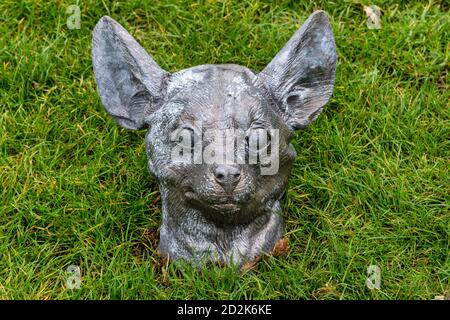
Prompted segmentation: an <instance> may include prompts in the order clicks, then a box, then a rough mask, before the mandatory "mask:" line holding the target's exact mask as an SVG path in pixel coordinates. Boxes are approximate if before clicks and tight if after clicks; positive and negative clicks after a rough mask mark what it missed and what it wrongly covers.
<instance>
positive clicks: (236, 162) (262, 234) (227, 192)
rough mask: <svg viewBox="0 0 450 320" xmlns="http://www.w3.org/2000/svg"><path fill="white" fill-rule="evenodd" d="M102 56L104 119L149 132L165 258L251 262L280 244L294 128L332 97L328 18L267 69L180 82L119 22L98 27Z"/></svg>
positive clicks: (227, 70) (184, 74)
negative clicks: (282, 212)
mask: <svg viewBox="0 0 450 320" xmlns="http://www.w3.org/2000/svg"><path fill="white" fill-rule="evenodd" d="M92 60H93V66H94V73H95V78H96V81H97V87H98V92H99V94H100V97H101V101H102V103H103V106H104V107H105V109H106V111H107V112H108V113H109V114H110V115H111V116H112V117H113V118H114V119H115V121H116V122H117V123H118V124H119V125H121V126H122V127H124V128H127V129H131V130H138V129H144V128H145V129H147V130H148V131H147V135H146V138H145V146H146V150H147V158H148V169H149V171H150V173H152V174H153V175H154V176H155V177H156V179H157V181H158V184H159V188H160V192H161V199H162V207H163V208H162V209H163V210H162V224H161V228H160V243H159V251H160V253H161V254H162V255H165V256H168V257H169V258H170V259H171V260H177V259H185V260H188V261H190V262H192V263H194V264H197V263H198V262H201V261H203V262H204V261H209V260H212V261H221V262H223V263H229V262H231V261H232V262H234V263H237V264H239V265H242V264H243V263H244V262H246V261H248V260H250V259H253V258H254V257H256V256H258V255H261V254H262V253H264V252H268V251H270V250H271V249H272V248H273V246H274V245H275V243H276V242H277V241H278V240H279V239H280V238H281V236H282V228H283V222H282V219H281V217H280V216H279V213H280V211H281V201H282V197H283V195H284V193H285V190H286V187H287V181H288V177H289V174H290V171H291V167H292V164H293V161H294V159H295V156H296V152H295V149H294V147H293V146H292V144H291V143H290V139H291V138H292V132H293V131H294V130H297V129H304V128H306V127H307V126H308V125H309V124H310V123H311V122H312V121H313V120H314V119H315V118H316V117H317V116H318V115H319V114H320V112H321V111H322V108H323V107H324V105H325V104H326V103H327V101H328V100H329V98H330V96H331V94H332V91H333V84H334V78H335V69H336V48H335V43H334V39H333V33H332V30H331V27H330V24H329V21H328V18H327V16H326V14H325V13H324V12H323V11H316V12H314V13H313V14H312V15H311V16H310V17H309V18H308V20H307V21H306V22H305V23H304V25H303V26H302V27H301V28H300V29H299V30H298V31H297V32H296V33H295V34H294V35H293V37H292V38H291V39H290V40H289V41H288V42H287V44H286V45H285V46H284V47H283V49H281V51H280V52H279V53H278V54H277V55H276V56H275V58H274V59H273V60H272V61H271V62H270V63H269V64H268V65H267V67H266V68H265V69H264V70H263V71H261V72H260V73H255V72H253V71H252V70H249V69H248V68H246V67H243V66H239V65H232V64H225V65H200V66H195V67H192V68H189V69H185V70H181V71H178V72H175V73H172V74H170V73H169V72H167V71H165V70H163V69H162V68H161V67H159V65H158V64H157V63H156V62H155V61H154V60H153V59H152V58H151V57H150V56H149V55H148V54H147V53H146V52H145V50H144V49H143V48H142V47H141V46H140V45H139V44H138V43H137V42H136V41H135V40H134V39H133V37H132V36H131V35H130V34H129V33H128V32H127V31H126V30H125V29H124V28H123V27H122V26H120V25H119V24H118V23H117V22H116V21H114V20H113V19H111V18H109V17H103V18H101V19H100V21H99V22H98V23H97V25H96V27H95V29H94V33H93V47H92Z"/></svg>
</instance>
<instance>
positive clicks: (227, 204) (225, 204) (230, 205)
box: [185, 191, 241, 213]
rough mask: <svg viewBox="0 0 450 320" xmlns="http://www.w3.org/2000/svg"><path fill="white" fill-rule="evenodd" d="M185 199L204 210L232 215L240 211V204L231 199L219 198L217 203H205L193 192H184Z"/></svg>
mask: <svg viewBox="0 0 450 320" xmlns="http://www.w3.org/2000/svg"><path fill="white" fill-rule="evenodd" d="M185 197H186V199H187V200H188V201H189V202H191V203H192V204H195V205H199V206H201V207H202V208H204V209H206V210H211V211H218V212H227V213H234V212H239V211H241V206H240V204H241V203H240V202H239V201H236V200H235V199H233V197H221V198H220V200H218V201H213V200H212V199H211V201H205V200H203V199H201V198H200V197H198V196H197V194H196V193H195V192H194V191H187V192H185Z"/></svg>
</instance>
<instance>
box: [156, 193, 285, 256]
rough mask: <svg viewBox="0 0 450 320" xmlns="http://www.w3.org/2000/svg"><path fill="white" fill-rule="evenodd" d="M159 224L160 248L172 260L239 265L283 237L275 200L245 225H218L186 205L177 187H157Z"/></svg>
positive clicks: (267, 248)
mask: <svg viewBox="0 0 450 320" xmlns="http://www.w3.org/2000/svg"><path fill="white" fill-rule="evenodd" d="M160 191H161V199H162V216H163V217H162V224H161V230H160V243H159V250H160V253H161V254H162V255H163V256H167V255H168V256H169V258H170V259H171V260H178V259H186V260H193V261H197V262H198V263H201V262H202V261H209V260H211V261H217V260H219V261H221V262H223V263H228V262H230V260H233V262H234V263H236V264H239V265H241V264H242V263H244V262H245V261H247V260H251V259H253V258H254V257H255V256H257V255H260V254H261V252H270V251H271V250H272V248H273V246H274V245H275V243H276V242H277V241H278V240H279V239H280V238H281V236H282V228H283V223H282V219H281V217H279V215H278V214H279V211H280V209H281V208H280V205H279V203H278V202H277V203H276V204H275V205H274V208H273V210H272V211H270V212H266V213H264V214H262V215H260V216H258V217H257V218H256V219H254V220H253V221H251V222H250V223H248V224H244V225H242V224H238V225H227V226H218V225H216V224H215V223H214V222H212V221H209V220H208V219H206V218H205V217H204V215H203V214H202V212H201V211H199V210H198V209H194V208H191V207H189V206H188V205H187V204H186V203H185V202H184V201H180V199H183V197H182V196H181V195H180V194H179V192H178V191H177V190H173V188H171V189H170V190H169V189H168V188H165V187H164V186H160Z"/></svg>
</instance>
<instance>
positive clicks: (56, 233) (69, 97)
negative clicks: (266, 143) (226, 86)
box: [0, 0, 450, 299]
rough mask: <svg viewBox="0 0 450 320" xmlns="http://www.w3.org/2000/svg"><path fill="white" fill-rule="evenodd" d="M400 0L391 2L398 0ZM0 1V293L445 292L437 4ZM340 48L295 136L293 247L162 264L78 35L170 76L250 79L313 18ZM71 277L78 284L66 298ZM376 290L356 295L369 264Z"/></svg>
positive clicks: (443, 83)
mask: <svg viewBox="0 0 450 320" xmlns="http://www.w3.org/2000/svg"><path fill="white" fill-rule="evenodd" d="M399 2H400V4H398V3H399ZM71 4H76V1H75V0H73V1H43V0H42V1H31V0H30V1H17V0H3V1H1V3H0V62H1V63H0V298H3V299H174V298H178V299H185V298H186V299H190V298H198V299H205V298H209V299H215V298H220V299H242V298H247V299H433V298H434V297H435V296H437V295H443V296H450V258H449V252H450V245H449V243H450V241H449V240H450V210H449V209H450V197H449V194H450V192H449V191H450V180H449V166H450V162H449V159H450V157H449V156H450V145H449V140H450V139H449V137H450V121H449V120H450V117H449V115H450V112H449V50H450V46H449V40H450V19H449V14H448V12H449V10H450V7H449V4H448V2H447V1H430V2H428V1H374V2H373V3H370V2H367V3H365V4H367V5H371V4H376V5H378V6H379V7H380V8H381V9H382V13H383V15H382V21H381V29H378V30H370V29H368V27H367V25H366V19H367V17H366V15H365V13H364V11H363V5H362V4H361V3H360V1H356V0H355V1H336V3H329V2H328V1H274V2H273V3H269V2H268V1H267V2H262V1H233V2H231V1H226V2H225V1H201V2H198V3H197V2H196V3H191V1H177V2H175V1H147V0H142V1H114V2H113V1H96V2H95V4H94V2H93V1H79V7H80V9H81V28H80V29H69V28H68V27H67V25H66V20H67V18H69V16H70V14H68V13H66V9H67V7H68V6H69V5H71ZM318 8H320V9H323V10H325V11H327V12H328V14H329V15H330V19H331V22H332V26H333V30H334V34H335V40H336V45H337V50H338V56H339V60H338V67H337V75H336V85H335V90H334V94H333V97H332V99H331V101H330V103H329V104H328V105H327V106H326V109H325V111H324V112H323V113H322V115H321V116H320V117H319V118H318V119H317V120H316V121H315V122H314V123H313V124H312V125H311V126H310V127H309V128H308V129H306V130H304V131H301V132H298V133H297V134H296V138H295V139H294V144H295V147H296V150H297V152H298V157H297V160H296V162H295V166H294V170H293V173H292V176H291V180H290V185H289V191H288V194H287V198H286V200H285V203H284V210H283V217H284V218H285V221H286V238H287V239H288V240H289V245H290V251H289V253H288V254H287V255H285V256H282V257H270V256H266V257H264V259H263V260H262V261H261V262H260V263H259V264H258V266H257V267H256V268H255V269H253V270H250V271H248V272H245V273H239V272H237V271H236V269H234V268H231V267H229V268H219V267H212V268H210V269H206V270H201V271H198V270H195V269H192V268H185V269H183V270H179V269H177V268H175V267H174V266H173V265H162V264H161V263H160V262H159V259H158V256H157V254H156V251H155V242H156V240H157V239H156V238H157V237H156V235H157V229H158V227H159V224H160V219H161V209H160V200H159V191H158V188H157V185H156V183H155V181H153V180H152V179H151V178H150V176H149V174H148V173H147V171H146V159H145V150H144V143H143V138H144V134H145V132H144V131H138V132H131V131H127V130H125V129H122V128H120V127H119V126H118V125H116V124H115V123H114V121H113V120H112V119H111V118H110V117H109V116H108V115H107V114H106V112H105V111H104V110H103V108H102V106H101V103H100V99H99V96H98V94H97V92H96V85H95V81H94V76H93V71H92V64H91V32H92V29H93V27H94V25H95V24H96V22H97V21H98V19H99V18H100V17H101V16H103V15H109V16H111V17H113V18H114V19H116V20H117V21H119V22H120V23H121V24H122V25H123V26H124V27H125V28H126V29H127V30H128V31H129V32H130V33H131V34H132V35H133V36H134V37H135V38H136V39H137V40H138V41H139V42H140V43H141V45H142V46H143V47H144V48H145V49H146V50H147V51H148V52H149V53H150V54H151V55H152V56H153V57H154V59H155V60H156V61H157V62H158V63H159V64H160V65H161V66H162V67H163V68H164V69H166V70H168V71H170V72H174V71H176V70H180V69H184V68H188V67H191V66H194V65H198V64H204V63H237V64H241V65H244V66H247V67H249V68H251V69H254V70H256V71H260V70H262V69H263V68H264V66H265V65H266V64H267V63H268V62H269V61H270V60H271V59H272V57H273V56H274V55H275V54H276V53H277V51H278V50H279V49H281V47H282V46H283V45H284V43H285V42H286V41H287V40H288V39H289V38H290V36H291V35H292V34H293V33H294V32H295V31H296V30H297V28H299V27H300V25H301V24H302V23H303V22H304V21H305V20H306V18H307V16H308V15H309V14H310V13H312V11H313V10H314V9H318ZM70 265H77V266H79V268H80V270H81V274H82V280H81V285H80V289H78V290H77V289H73V290H71V289H69V288H67V286H66V278H67V277H68V274H67V273H66V270H67V268H68V267H69V266H70ZM370 265H377V266H378V267H379V268H380V270H381V288H380V289H379V290H376V289H375V290H369V289H368V288H367V286H366V278H367V268H368V267H369V266H370Z"/></svg>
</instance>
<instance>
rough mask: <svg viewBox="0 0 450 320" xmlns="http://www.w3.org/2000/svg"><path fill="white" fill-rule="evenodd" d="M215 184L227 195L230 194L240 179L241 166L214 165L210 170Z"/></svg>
mask: <svg viewBox="0 0 450 320" xmlns="http://www.w3.org/2000/svg"><path fill="white" fill-rule="evenodd" d="M211 171H212V174H213V175H214V179H215V180H216V182H217V183H218V184H219V185H221V186H222V188H223V189H224V190H225V192H226V193H227V194H231V193H232V192H233V190H234V188H235V187H236V185H237V184H238V183H239V180H240V179H241V166H240V165H236V164H214V165H213V166H212V168H211Z"/></svg>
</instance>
